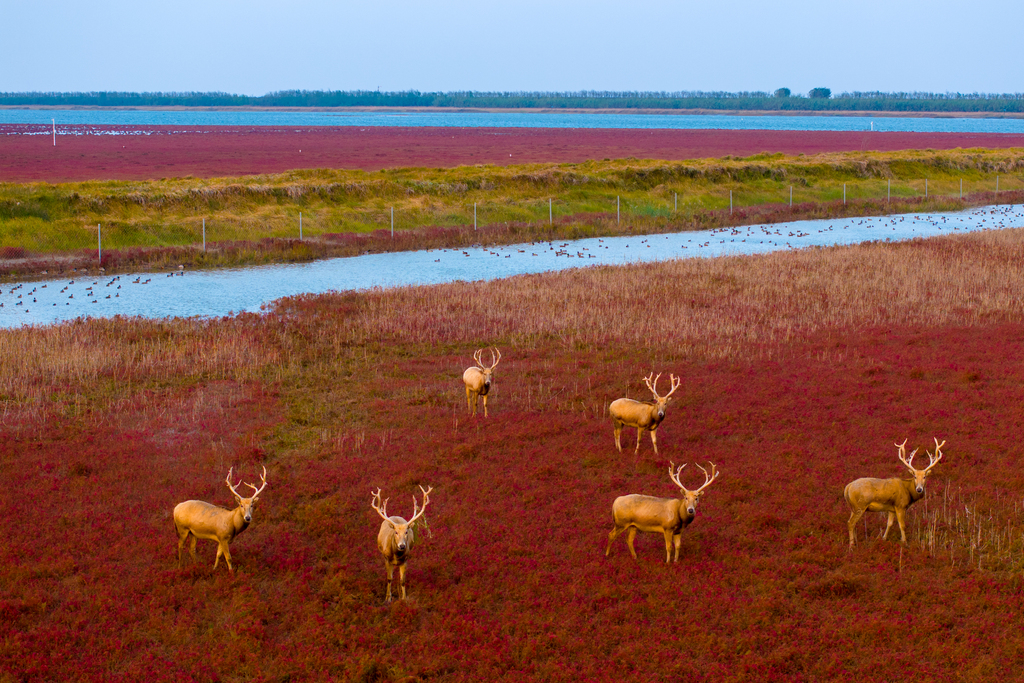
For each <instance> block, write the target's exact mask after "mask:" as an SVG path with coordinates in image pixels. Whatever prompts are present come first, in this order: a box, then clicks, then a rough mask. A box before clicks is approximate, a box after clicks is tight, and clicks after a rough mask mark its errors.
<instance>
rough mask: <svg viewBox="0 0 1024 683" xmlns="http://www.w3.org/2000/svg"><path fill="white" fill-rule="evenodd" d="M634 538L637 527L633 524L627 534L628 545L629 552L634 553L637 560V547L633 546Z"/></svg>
mask: <svg viewBox="0 0 1024 683" xmlns="http://www.w3.org/2000/svg"><path fill="white" fill-rule="evenodd" d="M634 538H636V527H635V526H631V527H629V533H628V534H626V545H628V546H629V554H630V555H632V556H633V559H634V560H635V559H636V548H634V547H633V539H634Z"/></svg>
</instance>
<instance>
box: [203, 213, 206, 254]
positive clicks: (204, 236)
mask: <svg viewBox="0 0 1024 683" xmlns="http://www.w3.org/2000/svg"><path fill="white" fill-rule="evenodd" d="M203 253H204V254H205V253H206V219H205V218H204V219H203Z"/></svg>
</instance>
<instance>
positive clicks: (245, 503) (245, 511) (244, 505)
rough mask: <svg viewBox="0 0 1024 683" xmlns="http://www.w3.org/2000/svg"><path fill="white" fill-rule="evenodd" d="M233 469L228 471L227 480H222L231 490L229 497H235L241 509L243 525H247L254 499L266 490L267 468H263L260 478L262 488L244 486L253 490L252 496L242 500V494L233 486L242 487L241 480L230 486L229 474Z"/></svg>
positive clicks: (254, 503)
mask: <svg viewBox="0 0 1024 683" xmlns="http://www.w3.org/2000/svg"><path fill="white" fill-rule="evenodd" d="M234 469H235V468H234V467H231V468H229V469H228V476H227V479H225V480H224V483H226V484H227V485H228V488H229V489H231V495H233V496H234V497H235V502H237V503H238V507H240V508H241V509H242V518H243V519H245V523H246V524H248V523H249V522H251V521H252V510H253V506H254V505H256V498H257V497H258V496H259V495H260V493H262V492H263V489H265V488H267V467H266V465H264V466H263V475H262V476H261V478H262V479H263V486H261V487H259V488H256V487H255V486H253V485H252V484H246V486H248V487H249V488H251V489H252V490H253V494H252V496H250V497H249V498H243V497H242V494H240V493H239V492H238V491H236V490H235V486H241V485H242V480H241V479H239V480H238V483H237V484H235V486H232V485H231V472H232V470H234Z"/></svg>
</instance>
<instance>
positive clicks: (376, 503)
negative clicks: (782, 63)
mask: <svg viewBox="0 0 1024 683" xmlns="http://www.w3.org/2000/svg"><path fill="white" fill-rule="evenodd" d="M370 493H373V500H371V501H370V507H372V508H373V509H374V510H376V511H377V514H378V515H380V516H381V517H383V518H384V520H385V521H387V522H390V521H391V518H390V517H388V501H389V500H391V499H390V498H385V499H384V505H383V508H384V509H383V510H382V509H381V502H380V489H379V488H378V489H377V491H376V493H374V492H373V491H370Z"/></svg>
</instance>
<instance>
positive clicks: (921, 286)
mask: <svg viewBox="0 0 1024 683" xmlns="http://www.w3.org/2000/svg"><path fill="white" fill-rule="evenodd" d="M1022 301H1024V236H1022V231H1020V230H1003V231H993V232H989V233H976V234H971V235H957V236H949V237H942V238H936V239H932V240H918V241H914V242H905V243H897V244H884V243H874V244H865V245H858V246H853V247H847V248H836V249H821V250H806V251H800V252H787V253H778V254H772V255H766V256H757V257H730V258H720V259H692V260H687V261H679V262H675V263H664V264H656V265H636V266H627V267H620V268H601V269H584V270H578V271H568V272H564V273H554V274H548V275H540V276H528V277H518V278H511V279H508V280H503V281H496V282H491V283H473V284H467V283H455V284H451V285H443V286H437V287H418V288H409V289H402V290H388V291H384V290H381V291H371V292H363V293H350V294H328V295H323V296H304V297H299V298H296V299H291V300H286V301H284V302H282V303H281V304H280V305H279V306H277V307H276V308H275V309H274V310H273V311H271V312H268V313H267V314H266V315H254V314H247V315H242V316H238V317H232V318H224V319H216V320H206V321H203V320H175V321H146V320H132V319H117V320H92V321H78V322H74V323H70V324H67V325H62V326H56V327H47V328H34V329H33V328H26V329H20V330H5V331H2V332H0V398H2V399H3V410H2V412H0V430H2V438H0V481H3V482H4V485H3V486H0V516H2V518H3V519H4V520H5V522H6V523H5V528H4V542H3V544H0V680H3V681H5V682H6V681H55V680H61V681H65V680H89V681H120V680H141V679H145V680H148V681H164V680H166V681H188V680H193V681H284V680H291V681H305V680H310V681H313V680H343V681H349V680H354V681H428V680H438V681H482V680H488V681H578V680H587V681H604V680H607V681H621V680H643V681H661V680H664V681H678V680H687V681H758V682H761V681H787V682H788V681H822V680H857V681H869V682H870V681H879V682H881V681H905V680H914V681H993V680H1012V679H1015V678H1016V677H1018V676H1019V672H1020V670H1021V667H1022V666H1024V637H1022V636H1021V633H1022V630H1024V581H1022V579H1021V571H1022V568H1024V543H1022V538H1021V530H1022V528H1024V474H1022V465H1024V462H1022V460H1024V455H1022V449H1021V443H1022V442H1024V438H1022V437H1024V434H1022V429H1021V425H1022V424H1024V408H1022V406H1024V388H1022V387H1024V362H1022V360H1021V359H1022V357H1024V305H1022V303H1021V302H1022ZM489 344H496V345H497V346H499V347H500V349H501V351H502V360H501V363H500V364H499V366H498V368H497V369H496V378H495V386H494V388H493V389H492V392H493V395H492V397H491V400H490V402H489V409H490V412H491V416H490V417H489V418H487V419H483V418H482V417H478V418H476V419H469V418H468V417H467V416H466V415H465V412H464V411H465V410H466V404H465V398H464V393H463V391H462V387H461V382H460V379H459V378H460V376H461V373H462V370H463V369H464V368H465V367H466V366H467V364H468V363H469V361H470V358H471V355H472V352H473V351H474V350H475V349H477V348H479V347H481V346H486V345H489ZM651 370H654V371H656V372H665V373H669V372H672V373H675V374H676V375H678V376H680V377H681V378H682V386H681V387H680V389H679V391H677V392H676V396H675V397H674V399H675V400H674V401H673V403H672V404H671V405H670V407H669V409H668V415H667V417H666V418H665V421H664V423H663V424H662V425H661V427H660V429H659V438H658V443H659V450H660V452H661V454H660V455H659V456H655V455H654V454H653V453H652V451H651V448H650V442H649V440H648V441H645V443H644V444H643V445H642V447H641V450H640V454H639V456H634V455H633V454H632V453H631V452H628V451H627V452H626V453H623V454H619V453H617V452H616V451H615V449H614V445H613V437H612V425H611V422H610V420H609V419H608V418H607V416H606V414H605V412H606V407H607V404H608V402H609V401H610V400H612V399H615V398H619V397H621V396H628V397H632V398H643V397H644V395H645V393H646V390H644V389H642V382H641V378H642V377H643V376H644V375H646V374H647V373H648V372H650V371H651ZM662 381H663V382H664V377H663V379H662ZM933 436H935V437H938V438H940V439H945V440H946V446H945V448H944V449H943V450H944V453H945V457H944V459H943V460H942V462H941V463H940V464H939V465H938V466H937V467H936V471H935V474H934V476H933V477H932V478H931V479H930V480H929V483H928V494H927V497H926V498H925V500H923V501H921V502H919V503H917V504H916V505H915V506H914V507H913V508H911V512H910V514H909V519H910V525H909V529H908V536H909V537H910V544H909V546H908V547H905V548H904V547H901V546H900V545H899V544H898V543H896V542H895V541H894V540H893V539H892V538H890V539H889V540H888V541H886V542H883V541H881V540H880V539H878V538H877V536H878V535H879V533H880V531H881V529H882V526H883V523H882V520H881V519H880V518H879V516H878V515H873V514H872V515H868V517H870V519H869V520H868V521H867V523H866V524H864V525H862V526H861V528H860V529H859V533H860V536H861V540H860V545H859V547H858V548H857V549H856V550H855V551H854V552H852V553H850V552H848V550H847V532H846V519H847V517H848V511H847V509H846V506H845V504H844V502H843V500H842V489H843V486H844V485H845V484H846V483H847V482H848V481H850V480H852V479H854V478H856V477H861V476H878V477H889V476H900V475H901V474H902V468H901V466H900V465H899V463H898V461H897V459H896V448H895V447H894V446H893V442H895V441H903V439H905V438H906V439H909V442H908V446H910V447H914V448H917V447H921V448H922V449H923V448H926V447H933V443H932V437H933ZM921 455H922V454H919V455H918V457H919V458H920V457H921ZM670 460H673V461H675V462H676V463H677V464H678V463H681V462H689V463H691V464H690V465H689V467H688V468H687V469H686V470H685V471H684V476H683V479H682V480H683V482H684V483H687V484H688V485H690V486H696V485H698V484H700V483H701V482H702V480H703V477H702V476H701V475H700V473H699V472H697V471H695V468H694V465H693V463H694V462H700V463H707V462H708V461H713V462H715V463H716V464H717V466H718V468H719V470H720V471H721V472H722V475H721V477H720V479H719V480H717V481H716V482H715V483H714V484H712V485H711V486H710V487H709V488H708V489H707V491H706V494H705V496H704V498H703V500H702V502H701V503H700V506H699V508H698V510H697V518H696V520H695V521H694V522H693V524H692V525H691V526H690V527H689V529H688V530H686V531H685V532H684V534H683V543H682V551H681V560H680V562H679V563H678V564H674V565H668V566H667V565H666V564H665V563H664V561H663V558H664V546H663V543H662V540H661V538H659V537H657V536H653V535H649V534H645V535H642V536H641V537H640V538H639V539H638V541H637V550H638V554H639V559H638V560H636V561H634V560H633V559H632V558H631V557H630V556H629V553H628V551H627V549H626V546H625V543H624V540H623V539H621V538H620V539H619V540H618V541H617V543H616V545H615V546H613V548H612V552H611V556H610V557H608V558H606V557H605V556H604V550H605V543H606V540H607V534H608V531H609V530H610V529H611V526H612V525H611V502H612V500H614V498H615V497H616V496H618V495H621V494H624V493H647V494H653V495H670V494H672V493H673V491H674V490H675V487H674V486H673V485H672V484H671V482H670V481H669V478H668V474H667V469H668V463H669V461H670ZM917 462H919V461H915V464H916V463H917ZM262 464H266V465H267V467H268V470H269V473H268V476H267V481H268V482H269V485H268V487H267V489H266V490H265V491H264V492H263V494H262V495H261V501H260V503H259V505H258V507H257V509H256V513H255V521H254V524H253V526H252V527H251V528H249V529H248V530H247V531H246V532H245V533H244V534H242V535H241V536H239V537H238V538H236V539H235V540H234V542H233V543H232V545H231V551H232V556H233V561H234V563H235V566H236V574H235V575H234V576H232V575H230V574H229V573H228V572H227V571H226V569H225V568H224V567H223V566H221V567H220V568H219V569H218V571H217V572H216V573H213V572H211V569H210V567H211V566H212V564H213V557H214V548H213V544H212V543H211V542H209V541H203V542H200V548H199V554H200V558H201V564H199V565H197V566H192V565H191V564H186V565H185V566H184V567H182V568H180V569H179V568H178V567H177V566H176V561H175V546H176V538H175V534H174V530H173V525H172V523H171V510H172V509H173V507H174V505H175V504H176V503H178V502H180V501H182V500H186V499H189V498H200V499H205V500H209V501H211V502H214V503H219V504H225V503H227V502H228V501H229V500H230V498H229V494H228V492H227V489H226V487H225V485H224V477H225V475H226V473H227V470H228V468H229V467H232V466H233V467H234V468H235V472H236V474H238V475H239V476H243V477H245V478H246V480H247V481H256V480H257V479H258V472H259V467H260V466H261V465H262ZM420 484H423V485H425V486H426V485H432V486H434V492H433V493H432V495H431V506H430V508H429V510H428V512H427V519H428V522H429V531H428V530H426V529H422V530H420V532H419V536H418V540H417V545H416V546H415V547H414V549H413V556H412V559H411V560H410V565H409V573H408V590H409V600H408V601H406V602H399V603H396V604H393V605H391V606H385V605H383V604H382V599H383V595H384V567H383V562H382V561H381V559H380V556H379V554H378V552H377V549H376V547H375V537H376V534H377V529H378V527H379V525H380V520H379V517H378V516H377V514H376V513H375V512H374V511H373V510H372V509H371V508H370V501H371V491H372V490H375V489H376V488H377V487H381V488H383V492H384V495H385V496H390V497H391V505H390V507H389V511H390V512H395V513H398V514H406V515H407V514H409V513H410V512H411V507H412V495H413V493H417V494H418V493H419V489H418V485H420ZM866 534H869V535H870V536H871V538H869V539H865V535H866Z"/></svg>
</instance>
